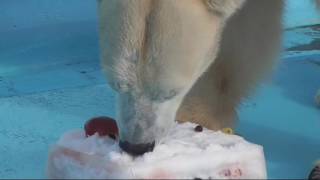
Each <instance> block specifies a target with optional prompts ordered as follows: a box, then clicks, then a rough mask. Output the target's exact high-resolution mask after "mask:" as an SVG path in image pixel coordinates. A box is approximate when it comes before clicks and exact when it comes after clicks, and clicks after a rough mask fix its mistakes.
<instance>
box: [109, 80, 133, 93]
mask: <svg viewBox="0 0 320 180" xmlns="http://www.w3.org/2000/svg"><path fill="white" fill-rule="evenodd" d="M131 87H132V85H130V83H128V82H124V81H118V82H114V83H113V88H114V89H115V90H116V91H118V92H128V91H129V90H130V89H131Z"/></svg>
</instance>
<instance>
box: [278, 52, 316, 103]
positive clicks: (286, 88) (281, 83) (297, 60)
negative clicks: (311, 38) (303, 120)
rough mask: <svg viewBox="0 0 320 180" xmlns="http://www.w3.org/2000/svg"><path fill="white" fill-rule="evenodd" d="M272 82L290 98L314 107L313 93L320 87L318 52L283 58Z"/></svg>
mask: <svg viewBox="0 0 320 180" xmlns="http://www.w3.org/2000/svg"><path fill="white" fill-rule="evenodd" d="M319 49H320V47H319ZM274 84H275V85H276V86H278V87H280V88H282V89H283V93H284V95H285V96H287V97H289V98H290V99H293V100H295V101H296V102H298V103H301V104H303V105H305V106H313V107H314V106H315V101H314V100H315V95H316V93H317V91H318V90H319V88H320V53H318V54H313V55H305V56H299V57H292V58H287V59H284V60H283V61H282V62H281V64H280V66H279V68H278V70H277V72H276V75H275V77H274Z"/></svg>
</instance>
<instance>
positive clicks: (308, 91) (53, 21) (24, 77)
mask: <svg viewBox="0 0 320 180" xmlns="http://www.w3.org/2000/svg"><path fill="white" fill-rule="evenodd" d="M79 2H80V1H78V0H68V3H67V4H66V1H64V0H55V1H54V3H53V1H50V0H28V3H27V2H22V1H18V0H3V1H1V2H0V7H5V8H3V10H1V11H0V22H1V24H0V33H1V35H2V36H1V41H0V102H1V103H0V178H43V177H44V174H45V164H46V159H47V154H48V150H49V148H50V146H51V145H52V144H53V143H54V142H55V141H56V140H57V138H58V137H59V136H60V135H61V134H62V133H63V132H65V131H67V130H70V129H74V128H82V126H83V123H84V122H85V121H86V120H87V119H89V118H90V117H94V116H98V115H106V116H114V115H115V107H114V101H115V98H114V96H115V92H113V91H112V90H111V89H110V87H109V86H108V85H107V84H106V81H105V78H104V76H103V74H102V72H101V69H100V64H99V48H98V37H97V23H96V8H95V3H94V1H81V3H79ZM299 2H300V4H299V3H298V1H297V0H293V1H292V3H289V6H288V7H289V10H288V11H289V12H288V13H287V15H286V17H287V18H286V19H285V21H286V27H290V29H289V30H287V31H286V32H285V39H284V43H283V44H284V49H288V48H291V47H295V46H298V45H305V44H309V43H310V42H312V41H315V40H318V39H320V32H319V31H318V32H316V31H314V30H313V29H312V28H308V27H305V28H294V27H297V26H301V25H310V24H312V23H313V22H315V21H317V22H319V21H318V20H319V17H316V13H315V11H311V10H310V11H305V12H304V13H302V12H301V11H297V9H298V10H299V7H301V9H304V8H305V7H308V6H310V4H308V3H306V4H303V3H301V2H306V1H299ZM297 3H298V5H297ZM70 9H72V11H70ZM301 9H300V10H301ZM290 14H291V15H290ZM290 16H291V17H294V19H290V18H289V17H290ZM310 18H311V19H312V20H311V19H310ZM300 19H301V20H300ZM306 19H307V20H306ZM317 49H320V47H318V48H317V47H314V48H313V49H309V50H295V51H293V50H291V51H285V52H284V53H283V54H282V56H281V61H280V63H279V67H278V68H277V69H276V70H275V73H274V76H273V77H272V79H270V80H269V81H267V82H265V83H264V84H263V85H261V87H259V89H258V91H257V93H256V94H255V95H253V96H252V97H251V98H249V99H248V100H246V101H245V102H244V103H243V104H242V106H241V107H240V108H239V124H238V129H237V131H238V133H239V134H241V135H242V136H244V137H245V138H246V139H248V140H250V141H252V142H255V143H257V144H261V145H263V146H264V150H265V154H266V158H267V167H268V175H269V177H270V178H279V177H282V178H283V177H286V178H305V177H306V176H307V174H308V172H309V171H310V169H311V167H312V165H313V162H314V161H315V160H316V159H317V158H318V159H319V158H320V136H319V132H320V131H319V130H320V109H319V108H317V107H316V105H315V103H314V95H315V93H316V91H317V89H318V88H320V65H319V64H320V52H319V51H317Z"/></svg>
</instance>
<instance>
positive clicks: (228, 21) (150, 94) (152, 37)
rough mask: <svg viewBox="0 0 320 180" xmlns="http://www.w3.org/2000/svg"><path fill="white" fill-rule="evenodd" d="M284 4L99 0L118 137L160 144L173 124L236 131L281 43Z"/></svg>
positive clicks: (254, 0) (277, 0) (227, 0)
mask: <svg viewBox="0 0 320 180" xmlns="http://www.w3.org/2000/svg"><path fill="white" fill-rule="evenodd" d="M282 10H283V3H282V1H281V0H259V1H257V0H247V1H246V0H157V1H155V0H102V1H99V16H100V44H101V52H102V53H101V58H102V64H103V67H104V70H105V72H106V74H107V78H108V81H109V83H110V85H111V86H112V87H113V88H114V89H115V90H117V91H118V92H119V95H118V117H117V120H118V122H119V125H120V129H121V132H120V136H121V139H123V140H126V141H129V142H132V143H145V142H150V141H153V140H157V141H158V140H159V138H160V137H161V136H163V134H165V133H166V130H167V128H168V126H170V124H172V122H173V121H174V120H175V117H176V119H177V120H180V121H192V122H197V123H199V124H202V125H204V126H206V127H208V128H211V129H217V128H221V127H225V126H232V125H233V120H234V119H235V118H236V107H237V105H238V104H239V103H240V102H241V100H242V99H243V98H245V97H246V96H248V94H250V92H251V91H252V90H253V89H254V87H255V86H256V84H257V83H258V82H259V81H260V80H261V79H262V78H263V77H264V76H265V75H266V74H268V73H269V72H270V71H271V69H272V67H273V65H274V59H275V55H276V54H277V52H278V50H279V47H280V42H281V38H280V37H281V29H282V27H281V19H282Z"/></svg>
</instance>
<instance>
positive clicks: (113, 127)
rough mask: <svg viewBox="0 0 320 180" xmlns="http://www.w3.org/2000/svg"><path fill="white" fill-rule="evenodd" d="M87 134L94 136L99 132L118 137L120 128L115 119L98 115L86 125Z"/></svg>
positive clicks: (102, 134) (113, 137) (114, 137)
mask: <svg viewBox="0 0 320 180" xmlns="http://www.w3.org/2000/svg"><path fill="white" fill-rule="evenodd" d="M84 130H85V131H86V136H87V137H88V136H92V135H94V134H95V133H98V134H99V136H107V135H108V136H109V137H110V138H112V139H116V138H117V137H118V136H119V129H118V126H117V123H116V121H115V120H114V119H112V118H109V117H96V118H92V119H90V120H89V121H87V122H86V124H85V125H84Z"/></svg>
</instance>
